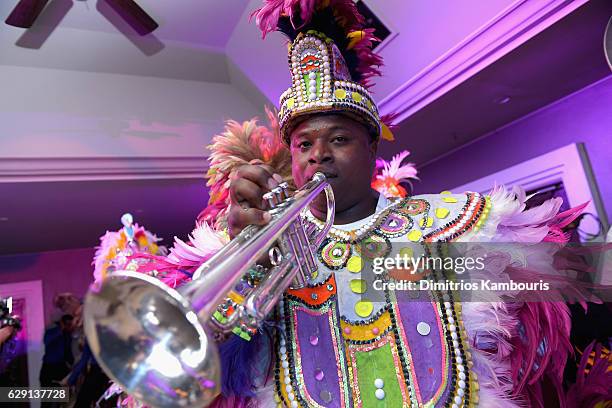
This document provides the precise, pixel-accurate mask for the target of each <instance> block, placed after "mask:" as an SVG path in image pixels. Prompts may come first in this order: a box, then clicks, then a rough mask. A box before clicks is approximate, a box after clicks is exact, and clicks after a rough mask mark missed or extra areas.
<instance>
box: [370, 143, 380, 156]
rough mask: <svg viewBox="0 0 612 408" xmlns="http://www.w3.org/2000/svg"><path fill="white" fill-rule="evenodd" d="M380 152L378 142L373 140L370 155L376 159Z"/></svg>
mask: <svg viewBox="0 0 612 408" xmlns="http://www.w3.org/2000/svg"><path fill="white" fill-rule="evenodd" d="M377 152H378V140H377V139H374V138H372V140H371V141H370V154H371V155H372V157H373V158H376V153H377Z"/></svg>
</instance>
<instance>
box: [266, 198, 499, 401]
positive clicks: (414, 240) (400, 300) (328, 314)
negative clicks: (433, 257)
mask: <svg viewBox="0 0 612 408" xmlns="http://www.w3.org/2000/svg"><path fill="white" fill-rule="evenodd" d="M381 201H382V200H381ZM486 213H487V200H486V198H485V197H483V196H480V195H479V194H477V193H467V194H457V195H452V194H441V195H426V196H418V197H412V198H408V199H405V200H401V201H395V202H388V201H387V202H383V205H381V203H380V202H379V208H377V211H376V213H375V214H374V215H373V216H372V217H368V219H366V220H363V222H361V223H359V224H356V225H355V227H356V228H355V229H351V230H341V229H337V230H335V231H334V230H332V232H331V234H330V235H329V237H328V239H327V240H326V241H324V242H323V243H322V244H321V246H320V248H319V250H318V256H319V271H318V273H317V275H316V276H314V277H313V278H312V279H311V281H310V282H309V286H308V287H306V288H303V289H300V290H289V291H287V293H286V295H285V298H284V300H283V302H282V306H281V308H280V312H279V313H280V317H281V322H282V324H281V329H282V330H281V332H282V333H281V336H280V340H279V342H278V344H279V348H278V359H279V364H278V367H277V375H276V383H277V399H278V400H279V401H281V402H282V404H283V405H286V406H291V407H320V406H321V407H323V406H324V407H396V406H405V407H417V406H419V407H420V406H429V407H434V406H436V407H437V406H455V405H456V406H462V405H463V406H470V405H473V403H474V401H476V400H477V397H476V392H477V389H478V386H477V383H476V379H475V376H473V375H471V374H470V370H469V366H470V364H471V362H470V354H469V350H468V345H467V342H466V336H465V333H464V330H463V328H462V323H461V317H460V304H459V303H456V302H454V301H453V299H452V295H451V294H449V293H441V292H438V291H431V292H421V294H420V295H417V296H421V298H415V296H414V293H411V292H410V291H395V292H389V291H386V290H385V291H382V292H381V293H383V295H382V298H381V294H380V293H379V294H378V297H376V296H374V293H373V288H372V282H371V281H370V280H368V279H367V278H365V277H364V276H363V275H362V274H360V271H361V269H362V268H363V265H364V263H365V262H367V259H372V258H375V257H386V256H392V255H393V254H395V253H401V252H402V251H403V253H406V252H409V253H411V254H414V253H419V251H421V252H422V251H424V249H423V248H424V247H425V246H426V245H425V244H427V243H433V242H439V241H451V240H454V239H456V238H457V237H458V236H460V235H462V234H463V233H465V232H466V231H469V230H473V229H476V228H478V226H480V225H482V222H484V219H485V218H486ZM313 222H314V223H316V220H313ZM343 227H344V226H343ZM427 245H429V244H427ZM389 279H391V280H393V279H394V278H393V277H392V276H390V277H389Z"/></svg>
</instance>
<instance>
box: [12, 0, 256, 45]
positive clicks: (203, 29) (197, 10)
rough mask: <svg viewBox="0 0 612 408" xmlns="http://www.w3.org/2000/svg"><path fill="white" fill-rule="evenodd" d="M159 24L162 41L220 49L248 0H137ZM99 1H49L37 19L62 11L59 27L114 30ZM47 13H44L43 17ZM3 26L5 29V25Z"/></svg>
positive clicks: (99, 30) (110, 31) (157, 35)
mask: <svg viewBox="0 0 612 408" xmlns="http://www.w3.org/2000/svg"><path fill="white" fill-rule="evenodd" d="M18 2H19V0H2V2H1V4H0V16H3V18H2V20H4V19H5V17H4V16H8V14H9V13H10V11H11V10H12V9H13V8H14V7H15V5H16V4H17V3H18ZM136 2H137V3H138V4H139V5H140V6H141V7H142V8H143V9H144V10H145V11H146V12H147V14H149V15H150V16H151V17H153V19H154V20H155V21H156V22H157V23H158V24H159V28H158V29H156V30H155V32H154V35H155V36H156V37H157V38H158V39H160V40H162V41H177V42H183V43H186V44H190V45H192V46H193V47H202V48H216V49H219V50H223V48H224V47H225V44H226V43H227V41H228V39H229V37H230V35H231V34H232V32H233V30H234V27H235V25H236V23H237V22H238V20H239V19H240V17H241V16H242V13H243V12H244V9H245V7H246V5H247V3H248V0H225V1H219V0H178V1H177V0H136ZM98 3H100V1H99V0H75V1H73V0H51V1H50V2H49V4H48V5H47V7H46V8H45V9H44V10H43V12H42V13H41V15H40V17H39V18H40V21H39V22H38V24H40V23H41V22H42V23H43V24H44V23H45V21H47V22H48V21H50V20H53V18H52V17H55V15H57V14H64V12H65V10H66V9H67V8H70V10H69V11H67V12H65V17H64V18H63V19H62V20H61V27H62V28H74V29H79V30H87V31H97V32H104V33H116V32H117V28H116V27H115V26H114V25H113V24H112V23H111V22H109V21H108V20H107V19H106V18H105V17H104V15H103V14H101V13H100V12H99V10H98V9H97V8H98V7H99V5H98ZM45 14H47V16H45ZM54 14H55V15H54ZM2 29H5V27H4V25H3V27H2Z"/></svg>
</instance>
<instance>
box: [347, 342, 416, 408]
mask: <svg viewBox="0 0 612 408" xmlns="http://www.w3.org/2000/svg"><path fill="white" fill-rule="evenodd" d="M387 344H389V346H390V348H391V355H392V357H393V362H394V366H395V368H396V371H395V374H396V376H397V380H398V381H397V382H398V385H399V388H400V393H401V394H402V400H403V401H407V400H409V399H410V400H412V397H411V395H410V394H411V392H410V380H409V379H408V378H407V377H406V375H405V371H404V370H402V371H400V370H398V368H399V366H400V365H402V366H403V363H402V355H401V354H400V353H401V351H400V348H399V347H398V345H397V340H396V337H395V336H394V335H393V334H392V333H390V332H389V333H387V334H386V335H384V336H382V337H381V338H379V339H377V340H376V341H374V342H370V343H367V344H364V345H355V344H348V345H347V354H348V363H349V366H350V367H351V370H350V371H349V377H350V381H351V384H352V387H351V388H352V390H353V399H354V401H355V406H356V407H362V406H363V401H362V400H361V389H360V387H359V378H358V377H359V375H358V372H359V370H358V368H357V358H356V353H358V352H369V351H372V350H374V349H379V348H381V347H383V346H385V345H387Z"/></svg>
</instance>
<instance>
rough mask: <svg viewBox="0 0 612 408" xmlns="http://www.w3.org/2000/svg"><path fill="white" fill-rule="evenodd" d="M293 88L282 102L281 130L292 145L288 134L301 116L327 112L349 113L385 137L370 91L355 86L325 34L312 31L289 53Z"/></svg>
mask: <svg viewBox="0 0 612 408" xmlns="http://www.w3.org/2000/svg"><path fill="white" fill-rule="evenodd" d="M288 57H289V69H290V71H291V83H292V86H291V87H290V88H289V89H287V90H286V91H285V92H283V94H282V95H281V98H280V112H279V126H280V130H281V135H282V137H283V141H284V142H285V143H287V144H289V141H288V135H287V130H288V128H289V125H290V123H291V120H292V119H293V118H295V117H298V116H300V115H304V114H307V113H313V112H323V111H341V112H345V113H349V114H351V115H353V116H355V118H357V119H358V120H359V121H361V122H365V124H366V125H367V126H368V127H369V128H370V130H371V131H372V133H373V134H375V135H377V136H379V135H380V134H381V128H382V126H381V123H380V116H379V113H378V108H377V107H376V103H375V102H374V100H373V99H372V97H371V95H370V93H369V92H368V90H367V89H366V88H365V87H363V86H362V85H360V84H358V83H357V82H353V81H352V79H351V75H350V73H349V71H348V67H347V65H346V61H345V60H344V58H343V56H342V54H341V53H340V51H339V50H338V47H337V46H336V45H335V44H334V42H333V41H332V40H331V39H330V38H329V37H327V36H326V35H325V34H323V33H320V32H317V31H314V30H309V31H307V32H306V33H300V34H298V36H297V37H296V38H295V40H294V41H293V43H292V44H291V47H290V49H289V56H288Z"/></svg>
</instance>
